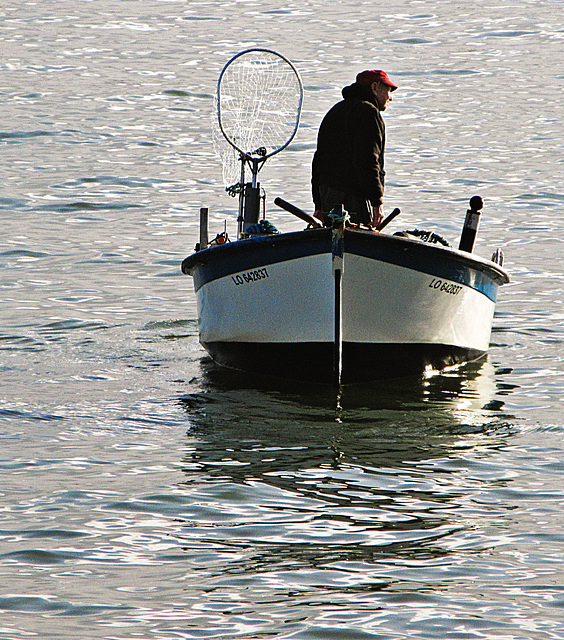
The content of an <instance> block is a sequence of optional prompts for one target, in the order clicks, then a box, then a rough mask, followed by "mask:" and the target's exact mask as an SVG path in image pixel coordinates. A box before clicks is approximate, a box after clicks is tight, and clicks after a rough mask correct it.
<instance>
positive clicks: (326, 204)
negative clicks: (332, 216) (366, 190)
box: [319, 184, 372, 225]
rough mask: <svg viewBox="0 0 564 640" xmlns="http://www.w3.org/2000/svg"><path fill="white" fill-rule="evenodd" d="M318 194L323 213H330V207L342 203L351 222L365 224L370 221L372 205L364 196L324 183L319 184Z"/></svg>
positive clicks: (332, 207)
mask: <svg viewBox="0 0 564 640" xmlns="http://www.w3.org/2000/svg"><path fill="white" fill-rule="evenodd" d="M319 195H320V197H321V210H322V211H323V213H325V214H327V213H331V210H332V209H334V208H335V207H338V206H339V205H343V209H344V210H345V211H346V212H347V213H348V214H349V216H350V219H351V222H354V223H355V224H366V225H369V224H370V223H371V222H372V207H371V206H370V203H369V202H368V200H366V199H365V198H362V197H361V196H357V195H355V194H352V193H347V192H345V191H341V190H340V189H335V188H334V187H330V186H329V185H326V184H320V185H319Z"/></svg>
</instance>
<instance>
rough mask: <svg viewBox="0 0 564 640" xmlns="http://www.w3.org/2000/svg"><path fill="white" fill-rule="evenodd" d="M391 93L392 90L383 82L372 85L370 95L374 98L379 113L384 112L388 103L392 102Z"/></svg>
mask: <svg viewBox="0 0 564 640" xmlns="http://www.w3.org/2000/svg"><path fill="white" fill-rule="evenodd" d="M391 91H392V88H391V87H390V86H388V85H387V84H384V83H383V82H373V83H372V93H373V94H374V96H375V98H376V102H377V103H378V106H379V107H380V111H385V110H386V108H387V106H388V103H389V102H391V101H392V96H391Z"/></svg>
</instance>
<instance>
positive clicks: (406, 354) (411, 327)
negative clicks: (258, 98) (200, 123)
mask: <svg viewBox="0 0 564 640" xmlns="http://www.w3.org/2000/svg"><path fill="white" fill-rule="evenodd" d="M250 53H252V55H253V56H254V57H253V60H256V56H259V58H258V59H259V60H260V63H258V66H259V69H258V71H257V69H255V68H254V65H253V63H252V61H249V60H248V59H245V56H247V55H249V54H250ZM264 56H269V58H268V60H269V63H271V62H272V61H271V59H270V57H275V56H278V58H279V59H281V62H280V63H279V62H278V58H276V60H275V61H274V63H273V64H274V65H275V66H276V65H278V64H283V65H285V67H288V66H289V67H290V69H291V71H292V72H293V73H294V75H296V76H297V72H296V71H295V69H294V67H293V65H291V63H290V62H289V61H288V60H287V59H285V58H283V57H282V56H280V54H276V53H275V52H271V51H269V50H262V49H261V50H248V51H245V52H242V53H240V54H238V55H237V56H235V58H233V59H232V60H231V61H230V62H229V63H228V64H227V65H226V67H225V68H224V71H223V72H222V76H220V81H219V85H218V105H219V106H218V115H219V118H218V119H219V122H220V128H221V130H222V133H223V134H224V136H225V137H226V139H227V140H228V142H230V144H231V145H232V146H233V147H234V148H235V149H236V150H237V152H238V153H239V154H240V160H241V166H242V167H243V168H242V170H241V181H240V200H239V215H238V223H239V226H238V232H237V239H236V240H234V241H230V239H229V237H228V234H227V233H225V232H223V233H221V234H218V235H217V236H216V238H214V239H213V240H212V241H209V238H208V223H207V218H208V209H207V208H205V207H202V209H201V210H200V242H199V243H198V245H197V246H196V249H197V250H196V251H195V252H194V253H193V254H192V255H190V256H188V257H187V258H186V259H185V260H184V261H183V263H182V272H183V273H185V274H187V275H190V276H192V277H193V281H194V289H195V292H196V296H197V305H198V320H199V336H200V342H201V344H202V346H203V347H204V348H205V349H206V351H207V352H208V353H209V354H210V355H211V357H212V358H213V360H214V361H215V362H216V363H218V364H219V365H221V366H224V367H229V368H232V369H238V370H241V371H246V372H251V373H255V374H260V375H268V376H277V377H281V378H289V379H295V380H303V381H308V382H317V383H327V384H335V385H343V384H354V383H361V382H368V381H372V380H378V379H383V378H393V377H400V376H408V375H417V374H421V373H423V372H425V371H428V370H431V369H432V370H441V369H444V368H445V367H449V366H453V365H457V364H460V363H465V362H469V361H473V360H476V359H479V358H481V357H483V356H484V355H485V354H486V353H487V350H488V348H489V341H490V334H491V330H492V323H493V316H494V309H495V304H496V300H497V292H498V288H499V287H500V286H501V285H503V284H505V283H507V282H509V277H508V274H507V272H506V271H505V270H504V269H503V254H502V252H501V251H499V250H498V251H497V252H496V253H495V254H494V256H492V259H491V260H487V259H484V258H481V257H479V256H477V255H475V254H474V253H473V248H474V242H475V238H476V233H477V229H478V223H479V220H480V214H481V210H482V206H483V203H482V200H481V198H480V197H478V196H474V197H473V198H472V199H471V200H470V208H469V209H468V211H467V213H466V218H465V222H464V226H463V229H462V234H461V238H460V244H459V247H458V248H453V247H451V246H450V245H449V244H448V243H447V242H446V241H445V240H444V239H443V238H441V237H440V236H438V235H437V234H435V233H430V232H427V231H418V230H413V231H406V232H399V233H394V234H390V233H387V232H386V231H384V229H385V228H386V227H387V225H388V224H389V222H390V221H391V220H392V219H394V218H395V217H396V216H397V215H398V214H399V213H400V211H399V209H396V210H394V211H393V212H392V213H391V214H390V215H389V216H388V217H387V218H386V219H385V220H384V221H383V222H382V223H381V224H380V226H379V227H378V228H375V229H372V228H367V227H362V226H360V225H351V224H350V222H349V220H348V216H347V214H346V212H344V211H342V210H336V211H333V212H332V215H331V218H332V221H333V222H332V225H331V226H330V227H327V226H323V225H322V224H321V223H320V222H319V221H318V220H317V219H315V218H314V217H313V216H311V215H309V214H308V213H307V212H305V211H303V210H301V209H299V208H297V207H295V206H294V205H292V204H290V203H288V202H286V201H285V200H282V199H281V198H276V199H275V204H277V205H278V206H280V207H281V208H283V209H285V210H286V211H288V212H290V213H292V214H294V215H296V216H297V217H299V218H300V219H301V220H303V221H304V223H306V226H305V228H304V229H303V230H300V231H292V232H287V233H280V232H279V231H278V230H277V229H275V228H273V227H272V225H271V224H269V223H267V221H266V220H264V219H262V220H261V218H260V207H259V201H260V185H259V183H258V182H257V174H258V171H259V170H260V168H261V167H262V165H263V163H264V161H265V160H266V158H268V157H270V156H271V155H273V154H274V153H277V152H278V151H279V150H281V148H284V146H287V144H288V143H289V140H291V138H292V137H293V135H294V134H295V131H296V130H297V126H298V121H299V114H298V116H297V118H296V117H294V118H293V120H292V121H291V122H290V118H288V114H287V113H286V114H285V116H284V118H283V120H284V122H285V123H286V125H285V126H290V127H293V129H291V131H290V133H289V134H288V132H286V133H285V135H284V136H283V142H280V141H276V142H275V143H273V144H271V145H270V147H268V146H267V145H265V144H264V135H265V134H264V126H263V127H262V128H260V127H259V128H258V129H260V132H259V134H258V135H259V136H261V139H260V140H257V139H253V135H254V133H253V134H248V135H247V139H246V140H244V142H242V139H243V138H244V136H243V135H242V134H241V130H242V129H244V127H243V128H241V126H240V124H237V127H238V128H237V130H236V131H235V129H234V128H233V127H232V130H229V127H230V126H231V125H230V124H226V122H227V121H228V118H227V115H226V113H225V111H226V110H231V109H233V108H234V109H236V110H238V111H237V114H236V115H237V117H236V118H234V120H233V122H235V121H236V120H238V119H240V113H241V110H240V108H239V107H238V106H236V105H235V106H234V105H233V100H234V98H233V94H234V92H235V91H236V89H233V87H230V89H229V91H227V90H226V89H225V86H227V85H226V83H227V82H228V81H229V82H233V85H235V84H236V82H240V80H241V79H240V77H238V76H237V79H233V80H232V79H231V77H230V76H229V73H231V71H232V70H233V69H232V68H233V66H237V65H242V64H243V63H244V64H245V65H246V66H247V67H249V68H247V69H245V70H244V71H245V73H259V74H261V75H263V74H264V73H272V72H273V71H272V66H270V67H268V68H267V69H266V71H265V68H264V61H263V59H264ZM254 64H255V65H256V64H257V63H254ZM249 69H250V70H249ZM233 75H235V74H233ZM226 76H227V77H226ZM287 84H291V83H287ZM297 85H298V91H297V94H298V98H296V100H297V101H298V105H299V109H301V95H302V94H301V93H300V91H299V89H300V88H301V81H299V76H298V82H297ZM222 91H223V93H226V92H227V94H228V96H229V100H227V98H225V99H224V98H223V96H222ZM279 95H280V94H279V93H278V96H279ZM230 101H231V102H230ZM222 108H223V111H222ZM276 108H277V109H278V108H279V105H278V104H277V106H276ZM299 109H298V111H299ZM267 111H268V110H267ZM271 115H272V110H270V113H267V114H266V115H265V114H259V115H257V114H256V113H255V114H254V115H253V118H255V119H264V120H268V118H269V117H271ZM259 116H260V117H259ZM267 116H268V117H267ZM245 118H246V119H248V116H245ZM288 122H290V124H287V123H288ZM256 129H257V128H256V127H255V128H253V131H255V130H256ZM277 135H280V134H277ZM288 138H289V139H288ZM257 142H262V143H263V144H260V145H259V144H257ZM249 149H254V151H249ZM245 166H247V167H250V169H251V181H250V182H246V181H245V179H244V167H245Z"/></svg>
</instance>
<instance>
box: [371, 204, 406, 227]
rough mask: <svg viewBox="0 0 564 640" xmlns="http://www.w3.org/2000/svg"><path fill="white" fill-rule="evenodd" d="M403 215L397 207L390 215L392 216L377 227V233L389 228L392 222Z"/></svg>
mask: <svg viewBox="0 0 564 640" xmlns="http://www.w3.org/2000/svg"><path fill="white" fill-rule="evenodd" d="M400 213H401V211H400V210H399V209H398V208H397V207H396V208H395V209H394V210H393V211H392V213H390V215H389V216H388V217H387V218H385V219H384V220H382V222H381V223H380V224H379V225H378V226H377V227H375V229H376V231H382V229H383V228H384V227H385V226H387V225H388V224H390V222H391V221H392V220H393V219H394V218H395V217H396V216H399V214H400Z"/></svg>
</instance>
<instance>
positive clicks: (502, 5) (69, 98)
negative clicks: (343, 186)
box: [0, 0, 564, 640]
mask: <svg viewBox="0 0 564 640" xmlns="http://www.w3.org/2000/svg"><path fill="white" fill-rule="evenodd" d="M562 12H563V3H562V2H561V1H560V0H559V1H556V0H554V1H549V0H507V1H503V2H502V1H501V0H497V1H495V2H488V3H475V2H474V1H472V2H470V1H469V0H462V1H460V2H454V1H451V0H441V1H438V0H430V1H426V2H420V1H418V0H397V1H395V2H387V1H385V2H378V3H376V2H368V1H358V2H355V1H353V0H340V1H338V2H337V1H332V0H325V1H323V2H321V1H315V0H314V1H313V2H310V3H307V4H306V3H301V2H294V1H291V2H288V3H286V4H282V5H281V4H278V3H275V2H272V1H270V0H241V1H234V2H211V1H207V2H206V1H199V0H196V1H193V0H190V1H185V0H176V1H175V0H170V1H155V2H140V1H139V0H137V1H135V0H121V1H119V2H116V1H115V0H114V1H111V2H110V1H109V0H96V1H82V2H69V1H68V0H59V1H58V2H35V3H34V2H21V3H9V2H5V1H4V2H0V42H1V48H0V51H1V56H0V100H1V104H2V111H1V114H2V121H1V123H0V153H1V156H2V161H1V162H0V219H1V221H2V227H1V228H2V234H1V237H0V292H1V305H0V376H1V377H0V380H1V386H0V440H1V454H0V479H1V483H0V576H1V579H0V611H1V617H0V639H4V640H15V639H18V640H19V639H23V638H32V637H38V638H53V639H61V640H62V639H69V640H70V639H72V640H77V639H89V638H92V639H94V638H96V639H100V638H104V639H108V640H134V639H136V640H137V639H143V640H149V639H151V640H173V639H180V638H182V639H193V638H245V639H248V640H250V639H257V640H264V639H265V638H276V639H290V638H291V639H296V640H329V639H339V640H341V639H342V640H353V639H354V640H365V639H366V640H368V639H369V638H379V639H380V638H382V639H393V640H397V639H406V638H426V639H431V638H448V639H453V640H454V639H456V640H459V639H469V640H470V639H476V638H484V639H491V638H500V639H501V638H503V639H527V640H531V639H533V640H548V639H557V638H564V569H563V568H562V567H563V560H564V544H563V543H564V538H563V534H562V531H563V528H564V516H563V508H564V492H563V488H562V487H563V481H564V446H563V435H564V424H563V420H562V413H563V411H562V397H563V392H564V375H563V371H562V368H563V367H562V362H563V356H564V348H563V343H562V340H563V331H562V299H563V295H562V282H563V268H562V266H563V260H562V255H563V251H562V237H563V235H564V223H563V221H562V218H563V216H562V213H563V206H564V192H563V171H562V167H563V164H562V158H563V153H562V121H563V119H564V109H563V106H562V104H563V102H562V84H563V82H562V81H563V71H562V70H563V69H564V65H563V48H562V45H563V38H564V31H563V26H562V25H563V22H562ZM253 46H261V47H268V48H272V49H275V50H277V51H279V52H280V53H282V54H284V55H286V56H287V57H289V58H290V59H291V60H292V61H293V62H294V64H295V65H296V67H297V68H298V69H299V70H300V73H301V75H302V77H303V80H304V85H305V103H304V113H303V118H302V124H301V127H300V130H299V132H298V135H297V136H296V138H295V140H294V141H293V143H292V145H291V146H290V147H289V148H288V149H287V150H286V151H285V152H284V153H283V154H281V155H280V156H278V157H277V158H275V159H273V160H272V161H271V162H270V163H269V164H268V165H267V166H266V167H265V169H264V170H263V172H262V174H261V182H262V184H263V186H264V187H265V188H266V191H267V196H268V203H267V210H268V211H267V212H268V218H269V219H270V220H271V221H272V222H273V223H274V224H275V225H276V226H277V227H278V228H280V229H282V230H290V229H297V228H300V227H301V223H300V222H299V221H298V220H296V219H294V218H292V217H291V216H289V215H288V214H286V213H285V212H283V211H281V210H279V209H277V208H276V207H274V206H273V204H272V202H273V200H274V198H275V197H276V196H281V197H283V198H286V199H287V200H290V201H292V202H294V203H295V204H296V205H298V206H300V207H303V208H304V209H306V210H309V211H311V210H312V205H311V200H310V195H309V178H310V174H309V167H310V162H311V157H312V154H313V150H314V146H315V136H316V132H317V127H318V125H319V122H320V120H321V118H322V116H323V114H324V113H325V111H326V110H327V109H328V108H329V107H330V106H331V105H332V104H333V103H334V102H335V101H336V100H338V99H339V97H340V89H341V87H342V86H344V85H345V84H348V83H350V82H351V81H352V80H353V79H354V76H355V75H356V73H357V72H358V71H359V70H361V69H364V68H384V69H386V70H387V71H388V73H389V74H390V76H391V77H392V79H394V80H395V81H396V82H397V84H398V85H399V86H400V89H399V90H398V91H397V92H395V93H394V95H393V102H392V104H391V105H390V107H389V109H388V111H387V112H386V114H385V119H386V123H387V134H388V147H387V190H386V203H385V208H386V211H387V212H389V211H391V209H392V208H393V207H395V206H398V207H400V208H401V209H402V215H401V216H400V217H399V218H397V219H396V221H395V222H394V223H393V225H394V227H395V230H399V229H407V228H414V227H418V228H424V229H430V230H432V231H435V232H437V233H440V234H441V235H443V236H444V237H446V238H447V239H448V240H450V241H451V242H453V243H455V242H456V240H457V238H458V236H459V233H460V228H461V225H462V222H463V219H464V215H465V211H466V208H467V206H468V204H467V203H468V199H469V198H470V197H471V196H473V195H476V194H478V195H481V196H482V197H483V198H484V200H485V207H484V213H483V215H482V223H481V228H480V232H479V238H478V243H477V247H476V252H477V253H478V254H480V255H482V256H484V257H489V256H490V255H491V253H492V252H493V251H494V250H495V249H496V248H498V247H501V248H502V249H503V251H504V253H505V256H506V263H505V266H506V267H507V269H508V270H509V272H510V274H511V277H512V282H511V284H509V285H507V286H505V287H503V288H502V290H501V292H500V297H499V302H498V306H497V313H496V317H495V321H494V332H493V336H492V347H491V350H490V354H489V357H488V360H487V361H486V362H484V363H481V364H478V365H469V366H465V367H462V368H460V369H459V370H456V371H450V372H448V373H444V374H442V375H435V376H431V377H428V378H425V379H421V380H419V379H417V380H411V379H410V380H402V381H389V382H385V383H380V384H376V385H368V386H363V387H355V388H346V389H345V390H344V393H343V396H342V397H341V398H340V399H337V398H336V397H335V395H334V394H333V392H332V391H330V390H327V389H319V388H315V387H311V388H307V387H306V388H304V387H303V386H301V387H297V388H296V387H295V386H294V385H284V386H280V385H267V384H265V383H258V382H257V381H255V380H248V379H245V377H244V376H242V375H234V374H231V373H226V372H220V371H217V370H216V369H215V368H214V367H213V366H212V364H211V363H210V362H209V360H208V359H207V358H206V356H205V354H204V352H203V351H202V350H201V348H200V347H199V345H198V339H197V323H196V305H195V298H194V294H193V291H192V282H191V280H190V278H188V277H186V276H182V275H181V274H180V262H181V261H182V259H183V258H184V257H185V256H186V255H188V253H190V252H191V251H192V249H193V246H194V244H195V242H196V240H197V213H198V209H199V207H200V206H208V207H209V208H210V214H211V228H212V231H217V232H220V231H222V230H223V228H224V225H225V224H227V228H228V230H229V231H230V232H233V231H234V228H235V220H234V218H235V216H234V213H233V211H234V209H235V207H236V202H235V201H234V200H232V199H231V198H230V197H229V196H228V195H227V194H225V192H224V189H223V187H224V185H223V184H222V178H221V167H220V166H219V163H218V161H217V158H216V156H215V154H214V149H213V143H212V138H213V136H212V126H213V125H212V118H211V114H212V111H213V96H214V93H215V87H216V82H217V78H218V76H219V73H220V71H221V69H222V67H223V65H224V64H225V63H226V61H227V60H228V59H229V58H230V57H231V56H232V55H234V54H235V53H237V52H238V51H241V50H242V49H245V48H248V47H253Z"/></svg>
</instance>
